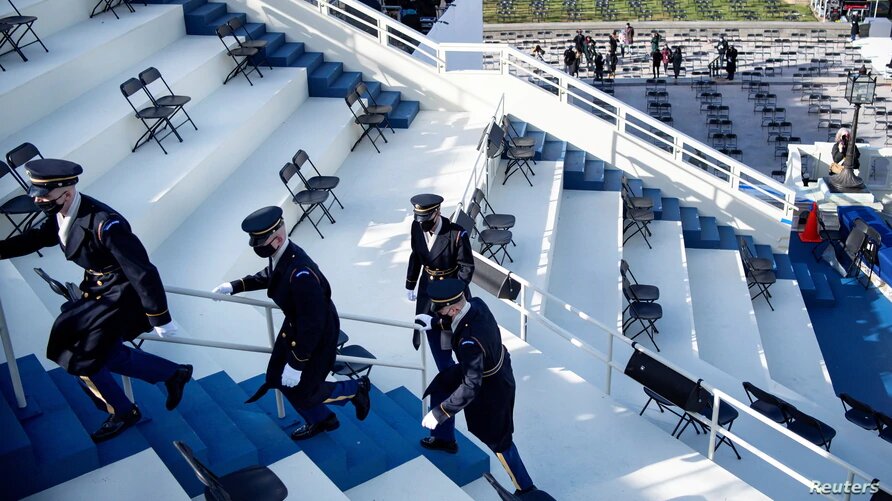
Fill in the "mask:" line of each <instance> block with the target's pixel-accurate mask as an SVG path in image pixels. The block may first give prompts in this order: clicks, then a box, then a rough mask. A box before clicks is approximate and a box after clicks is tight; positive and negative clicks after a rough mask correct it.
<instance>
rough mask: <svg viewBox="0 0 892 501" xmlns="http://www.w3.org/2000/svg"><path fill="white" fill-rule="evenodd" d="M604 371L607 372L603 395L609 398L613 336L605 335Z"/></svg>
mask: <svg viewBox="0 0 892 501" xmlns="http://www.w3.org/2000/svg"><path fill="white" fill-rule="evenodd" d="M604 369H605V370H606V371H607V374H606V377H605V378H604V382H605V383H604V384H605V390H606V391H605V393H607V396H608V397H609V396H610V390H611V386H612V384H613V334H612V333H609V332H608V333H607V363H606V364H605V366H604Z"/></svg>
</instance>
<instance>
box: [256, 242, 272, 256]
mask: <svg viewBox="0 0 892 501" xmlns="http://www.w3.org/2000/svg"><path fill="white" fill-rule="evenodd" d="M252 249H254V254H257V255H258V256H259V257H262V258H264V259H265V258H268V257H272V255H273V254H275V253H276V248H275V247H273V243H272V242H270V243H268V244H264V245H257V246H255V247H252Z"/></svg>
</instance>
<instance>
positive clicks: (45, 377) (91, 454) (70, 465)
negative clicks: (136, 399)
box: [0, 355, 99, 499]
mask: <svg viewBox="0 0 892 501" xmlns="http://www.w3.org/2000/svg"><path fill="white" fill-rule="evenodd" d="M18 367H19V374H20V375H21V378H22V384H23V386H24V390H25V397H26V398H27V399H29V400H32V399H33V403H32V402H29V404H28V407H29V408H31V407H32V405H33V407H34V408H36V409H39V410H40V411H39V412H36V413H29V414H25V417H23V418H21V419H20V421H19V423H20V425H21V428H22V430H24V432H25V434H26V435H27V437H28V440H30V442H31V451H32V453H33V458H34V460H35V462H34V463H30V462H29V457H28V455H25V456H23V457H22V463H21V464H16V465H15V466H14V468H13V470H12V471H4V472H3V478H4V479H5V480H4V488H3V494H2V496H0V497H3V498H11V499H17V498H21V497H24V496H25V495H28V494H32V493H34V492H37V491H40V490H44V489H47V488H49V487H52V486H54V485H56V484H59V483H61V482H64V481H66V480H70V479H72V478H74V477H77V476H80V475H83V474H84V473H87V472H88V471H92V470H95V469H96V468H99V454H98V451H97V450H96V446H95V444H93V441H92V440H90V435H89V433H88V432H87V431H86V430H85V429H84V427H83V425H81V423H80V421H79V420H78V419H77V416H76V415H75V414H74V412H73V411H72V410H71V407H69V406H68V402H67V401H66V400H65V397H63V396H62V393H61V392H60V391H59V388H57V387H56V385H55V384H53V381H52V379H51V378H50V376H49V374H47V373H46V371H45V370H44V369H43V366H42V365H41V364H40V361H39V360H37V357H35V356H34V355H28V356H25V357H22V358H20V359H18ZM0 387H2V390H3V397H4V398H5V399H6V402H7V404H8V405H9V408H10V409H12V410H13V412H14V413H15V414H17V415H21V413H20V411H19V412H16V410H15V409H16V407H15V396H14V394H13V391H12V383H11V382H10V379H9V369H8V368H7V366H6V364H3V365H2V366H0ZM84 398H86V397H84ZM3 433H4V436H5V434H6V430H4V431H3ZM3 440H4V441H5V440H6V439H5V438H4V439H3ZM20 440H21V437H19V439H18V441H20ZM12 479H14V481H11V480H12Z"/></svg>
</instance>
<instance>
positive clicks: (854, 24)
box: [849, 12, 860, 42]
mask: <svg viewBox="0 0 892 501" xmlns="http://www.w3.org/2000/svg"><path fill="white" fill-rule="evenodd" d="M849 18H850V19H851V21H852V41H853V42H854V41H855V38H857V37H858V22H859V21H860V20H859V19H858V13H857V12H852V15H851V16H849Z"/></svg>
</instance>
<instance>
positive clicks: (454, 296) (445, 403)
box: [421, 279, 536, 495]
mask: <svg viewBox="0 0 892 501" xmlns="http://www.w3.org/2000/svg"><path fill="white" fill-rule="evenodd" d="M428 294H429V295H430V299H431V312H432V313H434V314H435V315H436V316H437V317H438V318H439V319H440V322H441V323H443V324H451V326H452V339H451V345H452V349H453V351H455V355H456V357H457V358H458V364H457V365H455V366H453V367H450V368H449V369H446V370H444V371H441V372H440V374H438V375H437V377H436V378H434V380H433V381H432V382H431V384H430V386H428V388H427V390H425V393H424V395H425V396H427V395H430V396H431V411H430V412H429V413H428V414H427V415H426V416H425V417H424V419H423V420H422V422H421V424H422V426H424V427H425V428H429V429H432V430H436V429H437V428H438V427H439V426H442V424H443V423H445V422H447V421H448V420H450V419H453V418H454V416H455V415H456V414H457V413H458V412H460V411H462V410H463V411H464V412H465V419H466V420H467V422H468V430H469V431H470V432H471V433H473V434H474V436H475V437H477V438H479V439H480V440H481V441H482V442H483V443H484V444H486V446H487V447H489V448H490V449H491V450H492V451H493V452H495V453H496V456H497V457H498V458H499V462H501V463H502V466H503V467H504V468H505V470H506V471H507V472H508V476H510V477H511V481H512V482H514V487H515V489H517V492H516V494H518V495H522V494H526V493H528V492H531V491H534V490H535V489H536V487H535V486H534V485H533V480H532V479H531V478H530V476H529V474H528V473H527V470H526V467H524V465H523V461H521V459H520V454H519V453H518V452H517V446H515V445H514V442H513V441H512V434H513V432H514V389H515V386H514V374H513V372H512V370H511V355H510V354H509V353H508V350H507V349H506V348H505V347H504V346H503V345H502V336H501V334H500V332H499V326H498V324H497V323H496V319H495V318H494V317H493V315H492V313H491V312H490V311H489V308H488V307H487V306H486V303H484V302H483V301H482V300H481V299H479V298H476V297H475V298H471V299H470V300H468V299H466V286H465V284H464V282H462V281H460V280H455V279H449V280H443V281H439V282H435V283H432V284H431V285H430V286H429V287H428Z"/></svg>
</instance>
